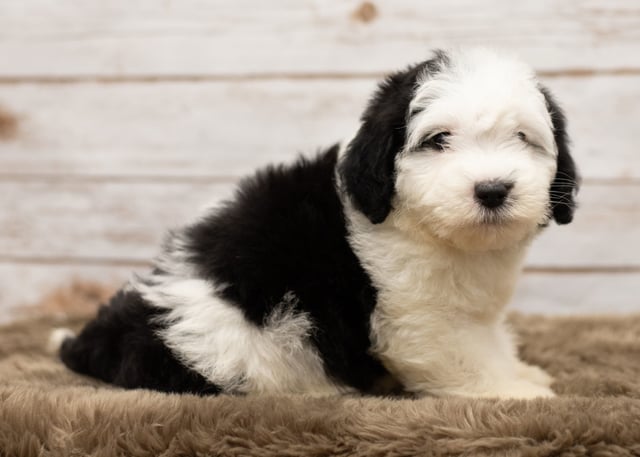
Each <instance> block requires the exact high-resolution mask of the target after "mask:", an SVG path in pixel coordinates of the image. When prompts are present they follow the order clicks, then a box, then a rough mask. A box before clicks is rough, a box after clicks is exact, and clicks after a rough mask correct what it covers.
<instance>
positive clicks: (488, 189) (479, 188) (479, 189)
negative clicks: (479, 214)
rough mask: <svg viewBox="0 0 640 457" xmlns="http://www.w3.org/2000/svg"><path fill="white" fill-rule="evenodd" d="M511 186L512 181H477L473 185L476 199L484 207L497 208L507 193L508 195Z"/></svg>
mask: <svg viewBox="0 0 640 457" xmlns="http://www.w3.org/2000/svg"><path fill="white" fill-rule="evenodd" d="M512 187H513V183H511V182H503V181H483V182H479V183H477V184H476V186H475V195H476V200H477V201H478V202H479V203H480V204H481V205H482V206H484V207H486V208H497V207H499V206H501V205H502V204H503V203H504V201H505V200H506V199H507V195H509V191H510V190H511V188H512Z"/></svg>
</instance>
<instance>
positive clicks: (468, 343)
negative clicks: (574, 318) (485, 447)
mask: <svg viewBox="0 0 640 457" xmlns="http://www.w3.org/2000/svg"><path fill="white" fill-rule="evenodd" d="M361 120H362V124H361V126H360V129H359V130H358V132H357V133H356V135H355V136H354V137H353V139H352V140H351V141H350V142H348V143H346V144H345V145H344V146H343V147H341V146H339V145H336V146H333V147H331V148H329V149H328V150H326V151H325V152H323V153H321V154H320V155H318V156H317V157H315V158H313V159H301V160H299V161H298V162H296V163H294V164H292V165H289V166H277V167H271V168H267V169H265V170H262V171H260V172H258V173H257V174H256V175H255V176H253V177H251V178H248V179H246V180H245V181H243V182H242V183H241V184H240V185H239V188H238V190H237V193H236V194H235V197H234V199H233V200H231V201H228V202H226V203H223V204H222V205H221V206H219V207H218V208H216V209H214V210H211V211H209V212H208V213H206V214H204V215H203V216H201V217H200V218H199V219H197V220H196V221H195V222H194V223H192V224H191V225H188V226H186V227H184V228H182V229H180V230H178V231H174V232H172V233H170V234H169V235H168V237H167V239H166V242H165V245H164V247H163V251H162V254H161V255H160V256H159V258H158V259H157V260H156V263H155V267H154V269H153V270H152V271H150V272H149V273H148V274H147V275H145V276H143V277H137V278H135V279H134V280H132V281H131V282H130V283H129V284H128V285H127V286H125V287H124V288H123V289H122V290H121V291H120V292H118V293H117V294H116V295H115V296H114V297H113V298H112V300H111V302H110V303H109V304H108V305H107V306H104V307H102V308H101V309H100V311H99V313H98V315H97V317H96V318H95V319H94V320H93V321H91V322H89V323H88V324H87V325H86V327H85V328H84V329H83V330H82V332H81V333H80V334H79V335H78V336H77V337H74V336H72V335H69V332H68V331H66V330H63V329H60V330H58V331H56V332H54V334H53V335H52V343H53V345H54V346H55V347H56V348H59V351H60V356H61V358H62V360H63V362H64V363H65V364H66V365H67V366H68V367H69V368H71V369H72V370H74V371H77V372H79V373H83V374H87V375H89V376H93V377H96V378H99V379H101V380H104V381H107V382H110V383H113V384H116V385H119V386H123V387H128V388H150V389H157V390H161V391H167V392H193V393H201V394H202V393H220V392H224V393H247V394H249V393H251V394H255V393H295V392H300V393H315V394H328V393H339V392H365V393H368V392H384V390H381V389H382V386H385V385H388V380H389V379H391V380H393V381H395V382H397V383H398V384H399V385H401V386H402V388H403V389H404V390H406V391H408V392H413V393H416V394H424V395H426V394H430V395H437V396H445V395H463V396H485V397H520V398H531V397H537V396H551V395H553V392H552V391H551V390H550V388H549V385H550V383H551V378H550V377H549V376H548V375H547V374H546V373H545V372H544V371H542V370H541V369H539V368H537V367H534V366H530V365H527V364H525V363H524V362H522V361H521V360H519V358H518V356H517V351H516V346H515V343H514V338H513V336H512V334H511V333H510V331H509V329H508V327H507V325H506V324H505V314H504V308H505V305H506V304H507V302H508V301H509V299H510V297H511V296H512V293H513V290H514V285H515V283H516V279H517V277H518V274H519V271H520V267H521V264H522V261H523V258H524V256H525V253H526V251H527V247H528V246H529V244H530V242H531V241H532V239H533V238H534V237H535V235H536V234H537V233H539V232H540V230H541V229H542V228H543V227H545V226H547V225H548V223H549V221H550V220H551V219H552V218H553V219H555V221H556V222H557V223H559V224H567V223H569V222H570V221H571V219H572V216H573V210H574V206H575V205H574V193H575V191H576V182H577V176H576V169H575V166H574V162H573V160H572V158H571V156H570V155H569V151H568V146H567V134H566V132H565V119H564V117H563V114H562V112H561V111H560V109H559V108H558V106H557V105H556V103H555V102H554V100H553V98H552V97H551V95H550V94H549V92H548V91H547V90H546V89H544V88H543V87H542V86H541V85H540V84H539V82H538V81H537V80H536V78H535V76H534V73H533V72H532V70H531V69H530V68H529V67H528V66H526V65H524V64H523V63H521V62H520V61H518V60H515V59H513V58H510V57H505V56H502V55H499V54H496V53H493V52H491V51H487V50H482V49H472V50H467V51H452V52H436V53H435V55H434V56H433V57H432V58H431V59H430V60H428V61H425V62H422V63H420V64H417V65H414V66H411V67H409V68H408V69H406V70H404V71H401V72H398V73H395V74H393V75H391V76H389V77H388V78H387V79H386V80H384V81H383V82H382V83H381V84H380V86H379V88H378V90H377V91H376V92H375V94H374V95H373V97H372V99H371V100H370V102H369V105H368V107H367V108H366V110H365V112H364V114H363V116H362V119H361ZM392 384H393V383H392Z"/></svg>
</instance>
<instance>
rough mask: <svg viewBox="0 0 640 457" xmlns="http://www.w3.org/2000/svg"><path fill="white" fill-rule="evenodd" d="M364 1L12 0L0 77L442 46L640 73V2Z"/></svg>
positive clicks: (195, 67)
mask: <svg viewBox="0 0 640 457" xmlns="http://www.w3.org/2000/svg"><path fill="white" fill-rule="evenodd" d="M363 3H365V2H363V1H360V0H322V1H318V0H271V1H269V2H257V1H255V0H235V1H233V2H230V1H227V0H181V1H163V2H158V1H156V0H110V1H108V2H77V1H73V0H60V1H56V2H49V1H44V0H5V1H3V2H2V7H1V9H0V13H1V14H0V31H1V32H0V55H2V56H3V58H2V59H0V75H2V76H4V77H14V78H15V77H33V76H42V75H46V76H54V77H65V76H78V75H79V76H89V77H95V76H101V75H110V76H115V77H122V76H125V77H126V76H148V75H152V76H153V77H158V76H163V75H164V76H175V75H190V76H193V75H196V76H198V75H199V76H202V75H213V76H225V75H226V76H230V75H261V76H265V75H273V74H297V75H308V74H317V73H322V74H337V75H349V74H354V73H360V74H371V73H377V74H378V73H383V72H387V71H389V70H391V69H394V68H397V67H400V66H404V65H406V64H407V62H412V61H416V60H421V59H422V58H424V57H425V56H426V55H427V50H428V49H430V48H433V47H438V46H447V45H486V46H491V47H501V48H505V49H507V50H510V51H517V52H518V53H520V54H521V55H522V56H523V57H525V59H526V60H528V61H530V62H531V63H532V64H533V65H534V66H536V67H537V68H538V69H541V70H546V71H551V72H557V71H573V72H574V73H575V72H576V71H577V72H578V73H580V72H584V71H587V72H591V71H594V70H595V71H597V70H611V69H625V70H631V71H638V70H640V64H639V63H638V61H637V59H629V56H632V55H640V40H639V39H638V38H639V37H640V4H638V2H637V1H635V0H609V1H607V2H603V1H599V0H563V1H561V2H560V1H556V0H540V1H536V2H509V1H504V0H485V1H482V2H477V1H472V0H463V1H457V2H416V1H414V0H373V1H371V2H366V3H370V4H371V5H372V7H373V8H374V10H375V15H371V14H368V15H364V16H363V15H362V14H358V13H359V12H361V11H362V8H363ZM363 17H364V18H366V19H367V20H363ZM363 56H366V58H364V57H363Z"/></svg>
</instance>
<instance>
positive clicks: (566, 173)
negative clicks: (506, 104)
mask: <svg viewBox="0 0 640 457" xmlns="http://www.w3.org/2000/svg"><path fill="white" fill-rule="evenodd" d="M540 91H541V92H542V94H543V95H544V98H545V100H546V101H547V110H548V111H549V114H550V115H551V123H552V124H553V136H554V139H555V142H556V147H557V148H558V159H557V161H558V169H557V171H556V176H555V178H554V180H553V182H552V183H551V189H550V191H549V192H550V194H551V211H552V214H553V218H554V219H555V221H556V222H557V223H558V224H568V223H569V222H571V221H572V220H573V212H574V210H575V208H576V203H575V201H574V195H575V194H576V193H577V192H578V186H579V182H580V177H579V176H578V171H577V170H576V165H575V163H574V161H573V158H572V157H571V154H570V153H569V136H568V135H567V121H566V118H565V116H564V113H563V112H562V110H561V109H560V107H559V106H558V103H557V102H556V101H555V99H554V97H553V96H552V95H551V92H549V90H548V89H547V88H545V87H542V86H541V87H540Z"/></svg>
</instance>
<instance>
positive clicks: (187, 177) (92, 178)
mask: <svg viewBox="0 0 640 457" xmlns="http://www.w3.org/2000/svg"><path fill="white" fill-rule="evenodd" d="M271 163H275V162H268V163H265V165H263V166H258V167H256V168H255V169H254V170H252V171H249V172H247V173H242V174H237V175H214V174H212V175H207V174H203V175H191V174H184V175H165V174H150V175H136V174H131V175H116V174H104V175H98V174H67V173H2V172H0V182H2V181H5V182H7V181H9V182H30V181H39V182H70V181H73V182H78V183H94V182H95V183H109V182H115V183H119V182H126V183H132V184H136V183H140V184H145V183H159V182H164V183H185V184H188V183H201V184H226V183H229V184H234V183H236V182H237V181H238V180H240V179H242V178H243V177H246V176H251V175H252V174H253V172H255V171H257V170H259V169H262V168H264V167H265V166H268V165H269V164H271ZM278 163H280V162H278ZM283 163H285V164H286V162H283ZM580 185H581V186H584V185H597V186H640V178H584V179H582V180H581V182H580Z"/></svg>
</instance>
